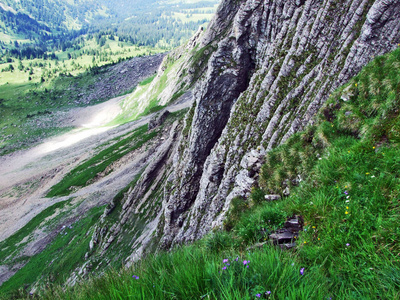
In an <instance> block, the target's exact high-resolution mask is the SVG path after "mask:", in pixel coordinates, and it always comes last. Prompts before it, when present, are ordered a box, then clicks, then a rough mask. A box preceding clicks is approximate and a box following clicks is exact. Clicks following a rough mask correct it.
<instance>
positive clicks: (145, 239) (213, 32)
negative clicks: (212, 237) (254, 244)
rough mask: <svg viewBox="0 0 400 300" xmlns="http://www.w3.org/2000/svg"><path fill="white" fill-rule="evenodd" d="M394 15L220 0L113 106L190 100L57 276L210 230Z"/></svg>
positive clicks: (397, 10) (369, 51)
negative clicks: (207, 18)
mask: <svg viewBox="0 0 400 300" xmlns="http://www.w3.org/2000/svg"><path fill="white" fill-rule="evenodd" d="M399 19H400V3H399V2H398V1H394V0H393V1H390V0H376V1H367V0H348V1H345V2H339V1H330V0H326V1H316V0H306V1H294V0H293V1H279V0H278V1H260V0H242V1H228V0H227V1H223V2H222V3H221V5H220V6H219V8H218V11H217V13H216V16H215V17H214V19H213V21H212V22H211V23H210V25H209V27H208V28H207V30H206V31H205V32H202V31H201V30H200V31H199V32H198V33H197V34H196V36H195V37H194V38H193V39H192V40H190V41H189V42H188V43H187V44H186V45H185V46H182V47H180V48H179V49H177V50H176V51H173V52H171V53H170V54H169V55H168V56H166V58H165V59H164V62H163V64H162V65H161V67H160V69H159V71H158V74H157V75H156V76H155V78H154V79H152V81H151V83H149V84H148V85H146V87H145V88H143V89H142V90H140V93H139V92H138V94H136V95H135V96H132V99H130V102H126V103H125V104H124V108H126V109H128V111H129V109H130V108H134V109H135V108H137V107H140V109H141V110H142V111H143V110H144V109H145V106H148V107H150V108H154V107H156V108H157V105H165V104H167V103H169V102H171V101H181V100H182V98H183V99H185V100H187V99H188V98H191V99H193V100H194V103H193V106H192V108H191V109H190V110H189V112H188V113H187V115H186V117H185V120H184V121H183V122H181V121H180V120H177V122H175V123H174V124H173V125H170V126H169V127H168V130H169V132H168V133H167V132H164V134H165V135H166V136H167V134H168V137H166V138H165V142H164V143H162V145H160V146H159V147H158V148H157V149H156V150H154V151H155V152H154V153H153V154H152V160H151V161H150V162H149V163H148V164H147V165H146V167H145V168H143V169H141V170H140V172H139V174H140V177H138V178H135V180H134V181H133V182H132V184H130V185H128V186H127V187H126V189H124V190H122V191H121V192H120V193H118V195H116V196H115V197H114V199H113V200H112V201H110V203H109V204H108V205H107V207H106V208H105V210H104V213H103V215H102V217H101V218H100V220H99V221H98V222H95V223H93V225H92V226H91V227H90V229H87V231H86V236H89V235H91V238H90V242H89V245H87V240H89V239H87V240H86V236H85V239H84V242H83V243H86V248H84V247H83V246H82V247H83V249H86V250H87V252H86V253H85V255H84V257H85V261H84V262H83V263H79V266H77V267H76V269H75V270H74V272H72V274H68V276H70V278H69V280H68V282H69V283H74V282H76V280H77V279H78V278H79V277H80V276H84V275H87V274H90V272H94V273H97V272H99V273H100V272H102V270H104V269H103V268H104V267H105V266H119V265H121V264H124V265H128V266H129V265H132V264H133V263H134V262H135V261H136V260H138V259H140V258H141V257H142V256H144V255H145V254H147V253H150V252H153V251H155V250H157V249H160V248H165V249H170V248H171V247H172V246H174V245H177V244H181V243H185V242H188V241H194V240H197V239H199V238H201V237H203V236H204V235H205V234H207V233H208V232H210V231H211V230H212V229H218V228H221V227H222V226H223V222H224V220H226V217H227V212H228V211H229V209H230V207H232V206H233V205H232V201H233V199H237V197H244V198H248V197H250V194H251V189H252V187H253V186H254V185H256V184H257V181H258V176H259V172H260V168H261V166H262V163H263V161H264V158H265V155H266V153H268V152H270V151H271V150H273V149H274V148H275V147H276V146H278V145H280V144H282V143H284V142H285V141H288V140H289V138H290V137H291V136H292V135H293V134H295V133H296V132H297V131H299V130H302V129H304V128H305V127H306V126H308V125H312V124H314V123H315V122H316V120H315V119H314V118H315V114H316V112H317V111H318V110H319V108H320V107H321V106H322V105H323V104H324V103H325V102H326V100H327V99H328V98H329V95H330V94H331V93H333V92H334V90H335V89H336V88H338V87H339V86H341V85H343V84H345V83H346V82H348V81H349V80H350V79H351V78H352V77H353V76H355V75H356V74H357V73H358V72H359V71H360V70H361V68H362V67H363V66H364V65H366V64H367V63H368V62H369V61H371V60H372V59H373V58H374V57H376V56H378V55H381V54H384V53H386V52H389V51H392V50H394V49H395V48H396V47H397V43H398V41H399V40H400V27H399V26H400V25H399V23H398V20H399ZM378 62H379V59H378ZM376 89H379V88H378V87H376ZM352 96H353V91H351V90H348V91H344V92H343V95H342V97H343V98H344V99H345V100H349V99H350V98H351V97H352ZM138 99H145V101H142V100H140V101H138ZM135 101H137V102H135ZM391 103H392V104H393V103H394V102H391ZM158 108H160V107H158ZM134 109H132V111H134ZM328 115H329V112H328ZM124 117H126V118H127V120H129V117H130V116H129V115H128V116H124ZM321 136H322V137H323V135H322V134H321ZM135 171H138V170H135ZM267 171H268V170H267ZM278 175H280V174H278ZM297 175H301V174H297V173H296V172H294V171H292V172H291V174H290V178H292V177H291V176H297ZM278 178H279V177H278ZM264 184H265V186H267V185H268V184H267V183H264ZM286 185H287V188H288V189H287V190H286V187H284V189H283V190H284V191H285V194H289V193H290V184H287V181H286ZM70 188H73V187H70ZM275 192H281V191H280V190H278V191H275ZM282 194H283V192H282ZM82 245H83V244H82ZM81 255H82V256H83V250H82V253H81Z"/></svg>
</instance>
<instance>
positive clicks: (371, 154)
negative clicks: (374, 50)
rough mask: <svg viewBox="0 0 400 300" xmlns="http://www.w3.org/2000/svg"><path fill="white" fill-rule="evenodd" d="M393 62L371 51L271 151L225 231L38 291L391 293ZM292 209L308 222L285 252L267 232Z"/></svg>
mask: <svg viewBox="0 0 400 300" xmlns="http://www.w3.org/2000/svg"><path fill="white" fill-rule="evenodd" d="M399 71H400V49H396V50H395V51H393V52H392V53H389V54H387V55H385V56H379V57H376V58H375V59H374V60H373V61H372V62H371V63H369V64H368V65H367V66H366V67H365V68H363V70H362V71H361V72H360V73H359V74H357V75H356V76H355V77H354V78H352V79H351V80H350V82H349V83H348V84H346V85H344V86H342V87H340V88H339V89H337V90H335V91H334V92H333V93H332V95H331V96H330V97H329V98H328V100H327V102H326V103H325V104H324V105H323V106H322V107H321V109H320V110H319V112H318V113H317V115H316V116H315V119H314V120H315V123H314V124H313V125H311V126H310V125H308V126H306V127H305V130H304V131H300V132H298V133H296V134H294V135H292V136H291V137H289V138H288V140H287V141H286V142H284V143H282V144H281V145H280V146H278V147H276V148H274V149H273V150H271V151H269V152H268V153H267V154H266V156H265V164H263V167H262V171H261V174H260V178H259V180H257V184H259V185H260V187H261V188H254V189H253V190H252V192H251V195H250V197H249V198H242V197H238V198H235V199H234V201H233V203H232V206H231V209H230V211H229V213H228V216H227V219H226V220H225V222H224V225H225V228H226V229H228V231H214V232H212V233H211V234H209V235H207V236H206V237H204V238H203V239H202V240H200V241H199V242H196V243H194V244H193V245H185V246H182V247H180V248H178V249H173V251H169V252H161V253H157V254H154V255H153V254H151V255H148V256H147V257H145V258H143V259H141V260H140V261H138V262H136V263H134V264H133V266H132V268H129V269H122V270H118V271H115V270H111V271H110V270H109V271H107V272H106V273H105V274H103V275H101V276H100V277H99V278H93V279H91V280H88V281H86V280H83V281H81V282H79V283H78V284H77V285H75V286H73V287H67V288H64V287H62V286H61V285H55V286H51V289H46V290H45V291H43V292H41V293H40V296H41V298H43V299H54V297H60V298H64V299H119V297H127V298H129V299H176V298H178V299H198V298H202V297H203V298H204V297H210V298H211V299H257V298H262V299H287V298H288V299H329V298H335V299H360V298H362V299H376V298H381V296H382V295H384V298H385V299H397V298H398V296H399V290H398V284H399V278H400V277H399V274H400V273H399V270H400V268H399V266H398V259H397V256H398V251H399V250H400V246H399V242H398V241H399V236H400V232H399V230H398V228H399V227H398V226H399V220H398V213H399V208H400V206H399V187H400V178H399V176H398V172H397V170H398V166H399V163H400V160H399V157H400V156H399V154H400V148H399V142H400V135H399V132H400V130H399V124H400V123H399V122H400V117H399V109H398V107H399V101H400V96H399V94H398V93H397V90H398V89H399V87H400V77H399V76H398V74H399ZM288 189H290V196H283V195H287V194H288V193H287V192H286V191H285V190H288ZM268 193H275V195H274V197H275V201H266V198H265V196H266V194H268ZM279 194H280V195H282V196H283V197H282V198H279ZM267 198H268V199H271V195H269V196H267ZM117 209H118V210H120V209H121V208H120V207H119V208H117ZM111 214H112V213H111ZM293 214H296V215H297V218H298V220H300V224H301V227H302V228H303V230H302V231H301V232H300V233H299V235H298V236H297V238H296V250H295V251H282V250H281V249H280V248H279V247H277V246H273V245H272V243H270V242H269V241H268V239H269V238H271V233H273V232H274V231H275V230H276V229H277V228H281V227H282V226H283V225H285V226H287V224H288V223H290V222H288V221H287V220H288V218H287V217H288V216H292V215H293ZM299 214H301V216H299ZM114 217H115V215H114ZM290 219H291V220H292V221H293V218H290ZM77 225H78V226H79V223H78V224H77ZM77 225H74V227H76V226H77ZM292 225H293V224H292ZM66 231H68V234H70V233H71V234H72V233H74V232H73V231H72V230H71V231H69V230H66ZM92 241H93V240H92ZM281 246H283V247H285V245H281ZM291 246H293V245H291ZM188 282H190V284H188Z"/></svg>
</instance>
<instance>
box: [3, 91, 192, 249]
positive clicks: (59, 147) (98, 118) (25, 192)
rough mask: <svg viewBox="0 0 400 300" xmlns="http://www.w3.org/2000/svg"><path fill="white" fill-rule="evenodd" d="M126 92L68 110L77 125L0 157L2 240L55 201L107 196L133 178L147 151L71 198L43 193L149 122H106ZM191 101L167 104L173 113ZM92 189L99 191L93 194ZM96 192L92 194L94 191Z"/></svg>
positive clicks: (144, 159)
mask: <svg viewBox="0 0 400 300" xmlns="http://www.w3.org/2000/svg"><path fill="white" fill-rule="evenodd" d="M123 99H124V97H119V98H115V99H112V100H109V101H107V102H104V103H102V104H99V105H96V106H92V107H87V108H77V109H73V110H72V111H71V112H70V114H71V115H70V118H68V119H69V120H70V122H71V125H73V126H78V128H77V129H75V130H73V131H71V132H69V133H66V134H63V135H60V136H57V137H54V138H51V139H48V140H46V141H44V142H43V143H41V144H39V145H37V146H35V147H33V148H31V149H27V150H23V151H18V152H15V153H12V154H10V155H7V156H3V157H0V241H2V240H4V239H5V238H7V237H8V236H10V235H11V234H13V233H14V232H15V231H17V230H18V229H20V228H21V227H23V226H24V225H25V224H26V223H27V222H29V220H31V219H32V218H33V217H34V216H35V215H37V214H38V213H40V212H41V211H43V210H44V209H45V208H47V207H49V206H50V205H53V204H54V203H56V202H59V201H62V200H65V199H69V198H72V197H76V198H82V199H83V198H87V199H93V200H92V201H97V202H98V203H101V202H105V201H109V200H110V197H113V196H114V195H115V193H116V192H118V191H119V190H121V189H122V188H123V187H125V186H126V185H127V184H129V182H131V181H132V179H133V178H134V176H135V175H136V172H137V171H136V170H139V169H140V168H141V166H143V165H144V164H145V162H146V158H147V159H148V158H149V155H146V153H137V155H135V156H134V157H132V159H131V160H129V161H127V162H126V163H125V164H122V165H121V166H119V167H118V169H117V170H115V171H114V172H112V173H111V174H110V175H109V176H106V177H104V178H102V179H101V180H100V181H98V182H96V183H94V184H92V185H90V186H88V187H85V188H83V189H81V190H79V191H77V192H76V193H75V194H71V195H70V196H68V197H54V198H51V199H49V198H44V196H45V194H46V193H47V191H48V190H49V189H50V187H51V186H53V185H54V184H56V183H57V182H59V181H60V180H61V178H62V177H63V176H64V175H65V174H66V173H68V172H69V171H70V170H71V169H72V168H74V167H75V166H77V165H78V164H80V163H81V162H82V161H83V160H85V159H87V158H88V157H91V156H92V155H93V153H95V148H96V147H98V146H100V145H102V144H104V143H105V142H107V141H108V140H111V139H113V138H115V137H118V136H121V135H123V134H125V133H128V132H130V131H132V130H133V129H135V128H137V127H139V126H141V125H143V124H146V123H148V121H149V119H150V118H151V116H152V115H149V116H146V117H143V118H142V119H140V120H138V121H134V122H131V123H128V124H124V125H121V126H118V127H104V125H105V124H107V123H109V122H110V121H111V120H112V119H113V118H115V116H116V115H118V114H119V113H120V111H121V108H120V105H119V103H120V102H121V101H122V100H123ZM190 105H191V101H190V100H187V101H184V102H182V103H179V104H176V105H172V106H170V107H168V110H169V111H171V112H174V111H178V110H181V109H183V108H186V107H189V106H190ZM93 194H96V196H95V197H93ZM91 195H92V196H91Z"/></svg>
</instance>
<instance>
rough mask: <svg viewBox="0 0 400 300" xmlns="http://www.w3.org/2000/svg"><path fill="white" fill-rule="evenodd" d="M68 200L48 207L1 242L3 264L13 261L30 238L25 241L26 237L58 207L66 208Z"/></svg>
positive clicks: (0, 259) (0, 256)
mask: <svg viewBox="0 0 400 300" xmlns="http://www.w3.org/2000/svg"><path fill="white" fill-rule="evenodd" d="M68 202H69V200H66V201H61V202H58V203H56V204H54V205H52V206H50V207H48V208H46V209H45V210H43V211H42V212H41V213H39V214H38V215H36V216H35V217H33V218H32V220H30V221H29V222H28V224H26V225H25V226H24V227H22V228H21V229H20V230H18V231H17V232H16V233H14V234H13V235H12V236H10V237H9V238H7V239H6V240H4V241H2V242H0V250H1V251H0V261H1V262H2V263H3V264H4V263H10V262H12V259H13V258H14V257H15V256H16V255H17V253H19V252H20V250H21V249H23V247H24V246H25V245H26V244H27V243H28V240H25V241H24V239H25V238H27V237H29V235H31V234H32V233H33V232H34V231H35V230H36V229H37V228H39V227H40V226H41V225H43V221H44V220H45V219H46V218H47V217H49V216H51V215H53V214H54V213H55V211H56V210H57V209H62V208H64V206H65V205H66V204H67V203H68ZM23 241H24V242H23Z"/></svg>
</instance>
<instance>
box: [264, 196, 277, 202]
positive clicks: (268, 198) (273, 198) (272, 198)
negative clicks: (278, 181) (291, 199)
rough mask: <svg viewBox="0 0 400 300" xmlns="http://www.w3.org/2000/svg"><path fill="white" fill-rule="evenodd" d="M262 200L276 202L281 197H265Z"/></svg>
mask: <svg viewBox="0 0 400 300" xmlns="http://www.w3.org/2000/svg"><path fill="white" fill-rule="evenodd" d="M264 198H265V200H267V201H276V200H279V199H281V196H279V195H265V196H264Z"/></svg>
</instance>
